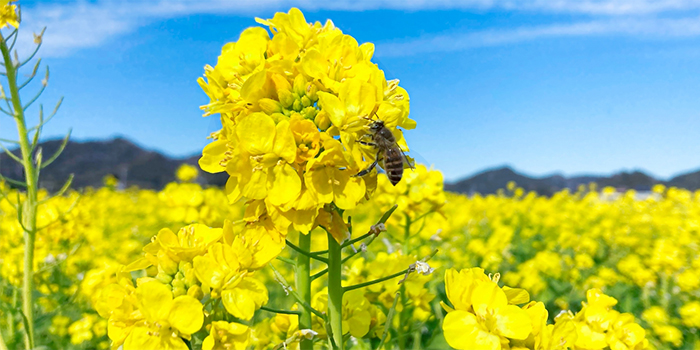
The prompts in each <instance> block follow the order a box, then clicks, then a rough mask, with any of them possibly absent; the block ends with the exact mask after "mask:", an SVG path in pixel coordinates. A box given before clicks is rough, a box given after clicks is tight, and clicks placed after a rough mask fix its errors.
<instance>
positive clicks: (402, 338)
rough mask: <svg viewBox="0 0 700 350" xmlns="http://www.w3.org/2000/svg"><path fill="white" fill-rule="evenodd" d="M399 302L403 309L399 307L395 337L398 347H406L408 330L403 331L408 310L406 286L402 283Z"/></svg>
mask: <svg viewBox="0 0 700 350" xmlns="http://www.w3.org/2000/svg"><path fill="white" fill-rule="evenodd" d="M400 292H401V304H402V305H403V309H401V312H399V327H398V328H397V329H396V332H397V337H396V338H398V341H399V349H406V337H408V332H409V331H410V329H409V330H407V331H404V327H405V323H406V316H407V315H406V311H407V310H408V305H407V304H408V300H407V299H406V288H405V286H404V285H403V284H402V285H401V289H400Z"/></svg>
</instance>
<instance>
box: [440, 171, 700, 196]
mask: <svg viewBox="0 0 700 350" xmlns="http://www.w3.org/2000/svg"><path fill="white" fill-rule="evenodd" d="M510 181H514V182H515V183H517V184H518V186H519V187H522V188H523V189H525V190H526V191H535V192H537V193H539V194H542V195H546V196H549V195H552V194H554V193H555V192H558V191H561V190H562V189H565V188H568V189H570V190H572V191H575V190H576V189H578V187H579V186H580V185H587V184H589V183H591V182H595V183H597V184H598V185H599V186H600V187H605V186H612V187H615V188H618V189H622V190H625V189H634V190H637V191H649V190H650V189H651V187H652V186H654V185H655V184H664V185H667V186H675V187H680V188H685V189H689V190H693V191H694V190H697V189H700V171H695V172H691V173H688V174H683V175H679V176H676V177H674V178H672V179H670V180H668V181H662V180H659V179H655V178H654V177H652V176H651V175H648V174H645V173H644V172H641V171H633V172H620V173H616V174H613V175H611V176H594V175H588V176H574V177H565V176H562V175H559V174H556V175H551V176H545V177H530V176H527V175H524V174H521V173H518V172H516V171H515V170H513V169H512V168H510V167H508V166H504V167H500V168H495V169H489V170H486V171H483V172H480V173H478V174H476V175H474V176H471V177H468V178H465V179H463V180H459V181H457V182H454V183H448V184H445V189H446V190H448V191H452V192H458V193H465V194H473V193H482V194H490V193H496V191H497V190H498V189H501V188H505V187H506V185H507V184H508V182H510Z"/></svg>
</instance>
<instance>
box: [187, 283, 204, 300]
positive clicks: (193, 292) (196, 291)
mask: <svg viewBox="0 0 700 350" xmlns="http://www.w3.org/2000/svg"><path fill="white" fill-rule="evenodd" d="M187 295H189V296H191V297H193V298H195V299H197V300H202V298H204V292H202V288H201V287H200V286H198V285H194V286H191V287H190V288H189V289H188V290H187Z"/></svg>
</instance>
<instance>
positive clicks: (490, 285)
mask: <svg viewBox="0 0 700 350" xmlns="http://www.w3.org/2000/svg"><path fill="white" fill-rule="evenodd" d="M471 301H472V307H473V308H474V312H475V313H476V314H477V315H485V314H486V313H488V311H487V309H488V310H495V309H499V308H502V307H504V306H506V305H507V304H508V298H506V293H504V292H503V290H501V288H499V287H498V285H497V284H496V283H494V282H490V281H488V282H484V283H479V284H478V285H477V286H476V287H475V288H474V291H473V292H472V300H471Z"/></svg>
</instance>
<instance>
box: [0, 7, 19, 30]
mask: <svg viewBox="0 0 700 350" xmlns="http://www.w3.org/2000/svg"><path fill="white" fill-rule="evenodd" d="M13 2H14V0H2V1H0V28H5V27H7V26H8V25H10V26H13V27H15V28H19V15H18V14H17V5H13V4H12V3H13Z"/></svg>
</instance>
